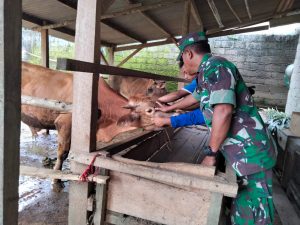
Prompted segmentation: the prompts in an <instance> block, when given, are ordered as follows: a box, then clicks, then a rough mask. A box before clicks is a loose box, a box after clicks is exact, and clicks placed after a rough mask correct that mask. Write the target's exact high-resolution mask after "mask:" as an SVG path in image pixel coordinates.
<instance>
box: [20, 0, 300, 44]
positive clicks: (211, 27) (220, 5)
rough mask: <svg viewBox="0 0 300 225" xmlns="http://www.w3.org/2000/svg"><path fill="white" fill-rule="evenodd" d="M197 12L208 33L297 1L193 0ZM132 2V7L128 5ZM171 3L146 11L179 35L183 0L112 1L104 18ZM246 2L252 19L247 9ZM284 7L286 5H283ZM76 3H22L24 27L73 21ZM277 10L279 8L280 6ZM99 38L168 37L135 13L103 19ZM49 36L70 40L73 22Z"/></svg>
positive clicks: (36, 0)
mask: <svg viewBox="0 0 300 225" xmlns="http://www.w3.org/2000/svg"><path fill="white" fill-rule="evenodd" d="M193 1H194V3H195V6H196V10H198V11H199V14H200V17H201V20H202V22H203V26H204V28H205V29H206V30H208V31H209V32H210V33H212V32H220V31H222V29H228V28H233V27H239V26H246V25H248V24H252V23H259V22H261V21H265V20H269V19H270V18H272V17H273V16H275V15H276V14H279V13H281V14H282V11H284V13H283V14H285V13H286V12H290V11H295V10H299V9H300V1H298V0H226V1H225V0H214V1H213V0H193ZM280 1H283V2H285V3H284V4H283V6H282V7H281V10H279V12H276V9H277V8H278V6H279V3H280ZM129 2H133V3H134V4H129ZM166 2H173V3H171V4H170V5H167V6H163V7H157V8H155V9H150V10H147V11H145V13H147V15H148V16H150V17H151V18H153V19H154V20H155V21H156V22H157V23H158V24H160V25H161V27H163V28H164V29H165V30H166V31H167V32H169V33H170V35H171V36H173V37H174V36H180V35H181V34H182V21H183V16H184V4H185V2H186V0H181V1H180V0H173V1H171V0H147V1H146V0H130V1H129V0H126V1H125V0H115V1H114V3H113V4H112V5H111V6H110V8H109V9H108V10H107V12H105V13H104V15H107V14H111V13H114V12H120V11H123V10H125V9H129V8H135V7H141V6H149V5H155V4H158V3H166ZM208 2H213V3H214V4H215V6H216V8H217V10H218V12H219V16H220V20H221V23H222V24H223V25H224V27H223V28H221V27H220V26H219V24H218V23H217V20H216V18H215V15H214V14H213V12H212V10H211V7H210V6H209V4H208ZM245 2H248V5H249V9H250V13H251V17H252V19H250V18H249V14H248V12H247V10H246V4H245ZM227 3H230V5H231V6H232V8H233V9H234V10H235V12H236V14H237V15H238V17H239V18H240V20H241V21H242V23H241V22H239V21H238V19H237V18H236V16H235V15H234V14H233V13H232V11H231V10H230V8H229V6H228V4H227ZM285 4H286V5H285ZM76 6H77V0H23V26H24V27H27V28H33V27H36V26H37V25H39V26H41V25H43V24H56V23H61V22H64V21H66V20H68V21H69V20H75V19H76ZM279 8H280V7H279ZM101 25H102V27H101V39H102V40H103V41H105V42H107V43H110V44H112V45H121V44H130V43H135V42H139V41H140V42H146V41H153V40H158V39H164V38H168V37H169V35H168V34H166V33H164V32H162V31H161V30H159V29H158V28H157V27H156V26H154V25H153V24H152V23H151V22H149V20H147V19H146V18H145V17H144V16H143V15H142V14H141V13H139V12H135V13H131V14H129V15H120V16H115V17H112V18H108V19H103V20H102V23H101ZM200 28H201V27H200V26H199V25H198V24H197V23H196V20H195V18H194V17H193V15H192V14H191V17H190V31H191V32H192V31H198V30H199V29H200ZM50 34H52V35H54V36H57V37H61V38H64V39H67V40H73V36H74V34H75V23H70V24H68V25H67V26H64V27H60V28H56V29H53V30H51V31H50Z"/></svg>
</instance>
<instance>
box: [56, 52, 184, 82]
mask: <svg viewBox="0 0 300 225" xmlns="http://www.w3.org/2000/svg"><path fill="white" fill-rule="evenodd" d="M57 69H59V70H70V71H78V72H84V73H98V74H99V73H102V74H109V75H117V76H125V77H142V78H148V79H155V80H166V81H177V82H185V83H188V81H187V80H185V79H182V78H176V77H168V76H163V75H157V74H153V73H147V72H141V71H137V70H130V69H124V68H119V67H114V66H105V65H100V64H95V63H89V62H83V61H79V60H73V59H63V58H58V59H57Z"/></svg>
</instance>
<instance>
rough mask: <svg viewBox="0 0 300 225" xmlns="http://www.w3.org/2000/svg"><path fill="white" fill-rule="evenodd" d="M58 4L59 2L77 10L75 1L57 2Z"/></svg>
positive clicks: (64, 0) (62, 0) (60, 0)
mask: <svg viewBox="0 0 300 225" xmlns="http://www.w3.org/2000/svg"><path fill="white" fill-rule="evenodd" d="M57 1H59V2H61V3H62V4H64V5H66V6H68V7H70V8H72V9H75V10H76V9H77V1H72V0H71V1H70V0H57Z"/></svg>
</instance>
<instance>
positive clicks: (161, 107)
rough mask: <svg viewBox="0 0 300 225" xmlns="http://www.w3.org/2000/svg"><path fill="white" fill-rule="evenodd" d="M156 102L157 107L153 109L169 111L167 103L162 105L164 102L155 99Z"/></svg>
mask: <svg viewBox="0 0 300 225" xmlns="http://www.w3.org/2000/svg"><path fill="white" fill-rule="evenodd" d="M156 103H157V104H158V105H159V107H156V108H155V110H158V111H162V112H169V111H171V110H170V109H169V106H168V105H164V104H162V103H160V102H159V101H156Z"/></svg>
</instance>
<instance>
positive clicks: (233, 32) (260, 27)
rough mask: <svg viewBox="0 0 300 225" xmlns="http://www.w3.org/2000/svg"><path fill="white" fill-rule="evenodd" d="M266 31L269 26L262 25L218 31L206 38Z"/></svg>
mask: <svg viewBox="0 0 300 225" xmlns="http://www.w3.org/2000/svg"><path fill="white" fill-rule="evenodd" d="M268 29H269V26H268V25H264V26H257V27H250V28H242V29H236V30H226V31H220V32H217V33H214V34H210V35H207V36H208V37H209V38H212V37H220V36H227V35H234V34H243V33H249V32H254V31H261V30H268Z"/></svg>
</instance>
